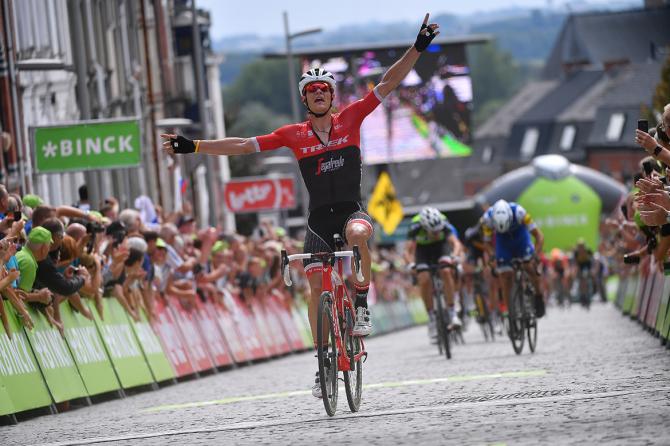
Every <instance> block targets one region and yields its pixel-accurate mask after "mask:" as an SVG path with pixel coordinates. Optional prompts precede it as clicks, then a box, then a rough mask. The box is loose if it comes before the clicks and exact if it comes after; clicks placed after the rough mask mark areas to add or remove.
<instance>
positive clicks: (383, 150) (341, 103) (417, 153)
mask: <svg viewBox="0 0 670 446" xmlns="http://www.w3.org/2000/svg"><path fill="white" fill-rule="evenodd" d="M406 50H407V47H404V48H383V49H375V50H371V51H362V50H357V51H342V52H341V53H336V52H328V53H325V54H309V55H304V56H303V60H302V64H303V68H304V70H303V71H306V70H308V69H310V68H312V67H317V66H319V67H323V68H325V69H326V70H328V71H330V72H332V73H333V74H334V75H335V77H336V79H337V91H336V96H335V104H334V105H335V106H336V107H337V109H339V110H341V109H342V108H344V107H345V106H346V105H347V104H349V103H350V102H352V101H355V100H357V99H360V98H361V97H363V96H364V95H365V94H366V93H367V92H368V91H370V90H371V89H372V88H373V87H374V86H375V85H376V84H377V83H378V82H379V81H380V80H381V78H382V75H383V74H384V73H385V72H386V70H387V69H388V68H389V67H390V66H391V65H393V63H394V62H396V61H397V60H398V59H399V58H400V56H402V54H403V53H404V51H406ZM471 103H472V80H471V77H470V68H469V67H468V65H467V60H466V56H465V45H462V44H457V45H453V44H452V45H438V44H433V45H431V46H430V47H428V49H427V50H426V51H425V52H424V53H423V54H422V55H421V58H420V59H419V61H418V62H417V64H416V65H415V66H414V69H413V70H412V71H411V72H410V73H409V74H408V75H407V77H406V78H405V80H404V81H403V82H402V84H401V85H400V87H399V88H398V89H397V90H396V91H394V92H393V93H391V94H390V95H389V96H388V97H386V99H385V100H384V102H383V103H382V105H380V106H379V107H377V109H376V110H375V111H374V112H373V113H372V114H370V115H369V116H368V117H367V118H366V119H365V121H364V122H363V126H362V127H361V150H362V152H363V153H362V156H363V162H364V163H365V164H380V163H395V162H402V161H413V160H420V159H433V158H446V157H454V156H468V155H470V154H471V149H470V147H468V145H467V144H468V142H469V141H470V136H471V132H470V105H471Z"/></svg>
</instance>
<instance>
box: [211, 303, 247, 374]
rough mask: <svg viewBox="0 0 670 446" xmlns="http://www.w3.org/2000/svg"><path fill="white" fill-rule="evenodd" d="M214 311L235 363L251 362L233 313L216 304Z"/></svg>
mask: <svg viewBox="0 0 670 446" xmlns="http://www.w3.org/2000/svg"><path fill="white" fill-rule="evenodd" d="M214 309H215V310H216V323H217V324H218V326H219V330H221V333H223V336H224V338H226V343H227V344H228V349H229V350H230V354H231V355H232V356H233V359H234V360H235V362H236V363H238V364H240V363H243V362H247V361H249V360H251V355H250V354H249V353H248V352H247V350H246V348H245V346H244V341H243V340H242V336H241V335H240V331H239V330H238V328H237V325H236V324H235V320H234V318H233V317H234V316H233V313H232V312H230V311H229V310H228V309H227V308H226V306H225V305H223V304H220V303H216V304H214Z"/></svg>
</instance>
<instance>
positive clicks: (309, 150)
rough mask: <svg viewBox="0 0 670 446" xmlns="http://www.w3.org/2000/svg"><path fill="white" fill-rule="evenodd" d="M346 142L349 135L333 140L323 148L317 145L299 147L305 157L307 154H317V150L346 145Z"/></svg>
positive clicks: (321, 145)
mask: <svg viewBox="0 0 670 446" xmlns="http://www.w3.org/2000/svg"><path fill="white" fill-rule="evenodd" d="M348 140H349V135H345V136H343V137H341V138H338V139H334V140H332V141H328V145H327V146H324V145H323V144H317V145H315V146H311V147H301V148H300V151H301V152H302V154H303V155H307V154H308V153H314V152H318V151H319V150H323V149H325V148H326V147H335V146H339V145H340V144H344V143H346V142H347V141H348Z"/></svg>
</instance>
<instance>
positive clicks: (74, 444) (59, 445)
mask: <svg viewBox="0 0 670 446" xmlns="http://www.w3.org/2000/svg"><path fill="white" fill-rule="evenodd" d="M661 392H666V393H670V387H660V388H655V389H634V390H614V391H609V392H599V393H582V394H577V395H558V396H548V397H540V398H520V399H516V400H502V401H501V400H497V401H482V402H465V403H453V404H443V405H438V406H422V407H412V408H406V409H394V410H380V411H372V412H358V413H355V414H345V415H339V416H337V417H335V418H331V417H327V416H321V417H318V418H316V417H311V418H302V419H295V418H289V419H284V420H273V421H247V422H243V423H233V424H229V425H228V426H219V427H213V428H197V429H182V430H171V431H162V432H149V433H130V434H126V435H119V436H115V437H94V438H87V439H83V440H70V441H60V442H56V443H47V444H42V446H82V445H87V444H94V443H109V442H115V441H129V440H140V439H147V438H157V437H168V436H175V435H189V434H207V433H215V432H226V431H236V430H244V429H258V428H271V427H277V426H291V425H301V426H304V425H305V424H306V423H324V422H326V423H332V422H337V421H340V420H346V419H350V418H374V417H383V416H394V415H406V414H415V413H422V412H440V411H443V412H446V411H450V410H462V409H466V408H470V407H476V406H481V405H482V404H484V405H489V406H515V405H522V404H539V403H546V402H548V403H553V402H557V401H580V400H590V399H599V398H612V397H620V396H627V395H639V394H644V393H661Z"/></svg>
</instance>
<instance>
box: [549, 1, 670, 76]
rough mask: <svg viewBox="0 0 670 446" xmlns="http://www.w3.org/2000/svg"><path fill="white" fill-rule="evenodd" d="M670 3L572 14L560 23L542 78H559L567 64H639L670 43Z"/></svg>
mask: <svg viewBox="0 0 670 446" xmlns="http://www.w3.org/2000/svg"><path fill="white" fill-rule="evenodd" d="M668 23H670V6H668V7H661V8H654V9H636V10H628V11H619V12H609V11H608V12H592V13H586V14H576V15H571V16H570V17H569V18H568V19H567V20H566V22H565V24H564V25H563V29H562V30H561V32H560V34H559V37H558V39H557V40H556V44H555V45H554V48H553V49H552V51H551V54H550V56H549V58H548V59H547V63H546V65H545V68H544V73H543V77H544V78H546V79H553V78H557V77H560V76H561V75H562V74H563V72H564V66H565V65H569V64H578V65H595V66H597V67H602V66H605V65H608V64H613V63H622V62H628V63H640V62H646V61H647V60H649V59H651V58H652V52H653V48H654V47H662V46H666V45H669V44H670V26H668Z"/></svg>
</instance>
